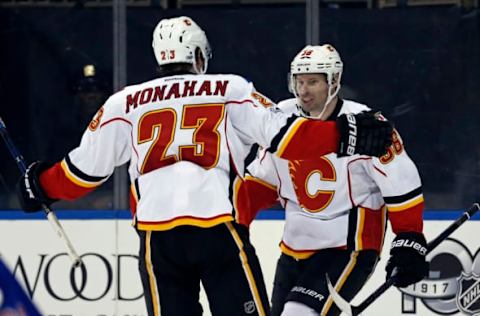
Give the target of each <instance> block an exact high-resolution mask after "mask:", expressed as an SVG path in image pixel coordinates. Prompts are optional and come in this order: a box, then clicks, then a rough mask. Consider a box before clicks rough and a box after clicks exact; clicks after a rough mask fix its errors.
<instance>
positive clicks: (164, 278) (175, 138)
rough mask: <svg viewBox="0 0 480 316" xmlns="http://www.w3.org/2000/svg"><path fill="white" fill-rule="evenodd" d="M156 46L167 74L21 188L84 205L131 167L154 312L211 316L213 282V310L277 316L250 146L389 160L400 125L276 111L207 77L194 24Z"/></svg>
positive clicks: (178, 21)
mask: <svg viewBox="0 0 480 316" xmlns="http://www.w3.org/2000/svg"><path fill="white" fill-rule="evenodd" d="M153 50H154V53H155V57H156V59H157V61H158V64H159V67H160V73H161V76H160V78H158V79H155V80H151V81H148V82H145V83H141V84H138V85H133V86H129V87H126V88H125V89H124V90H122V91H120V92H118V93H116V94H114V95H112V96H111V97H110V98H109V99H108V100H107V102H106V103H105V105H104V106H103V107H102V108H101V109H100V110H99V111H98V113H97V114H96V116H95V117H94V119H93V120H92V122H91V123H90V125H89V126H88V129H87V130H86V131H85V133H84V135H83V138H82V140H81V143H80V145H79V146H78V147H77V148H76V149H74V150H72V151H71V152H70V153H68V154H67V155H66V156H65V158H64V159H63V160H62V161H61V162H58V163H56V164H54V165H53V166H51V165H48V164H46V163H34V164H32V165H31V166H30V167H29V168H28V170H27V173H26V175H25V176H24V177H23V178H22V179H21V181H19V192H20V201H21V203H22V205H23V208H24V209H25V210H27V211H36V210H40V209H41V206H40V205H41V203H46V204H50V203H52V202H53V201H54V200H56V199H67V200H68V199H76V198H79V197H81V196H83V195H85V194H87V193H88V192H90V191H92V190H94V189H95V188H96V187H98V186H99V185H101V184H102V183H103V182H105V181H106V180H107V179H108V177H109V176H110V175H111V174H112V173H113V171H114V168H115V167H116V166H119V165H122V164H124V163H126V162H129V175H130V181H131V194H130V201H131V209H132V215H133V219H134V225H135V228H136V229H137V231H138V233H139V236H140V254H139V261H140V274H141V278H142V284H143V287H144V292H145V299H146V305H147V310H148V314H149V315H151V316H154V315H155V316H156V315H160V313H161V314H162V315H163V316H169V315H172V316H179V315H180V316H181V315H188V316H192V315H201V314H202V307H201V305H200V303H199V289H200V281H202V283H203V285H204V287H205V290H206V293H207V297H208V300H209V304H210V310H211V311H212V314H213V315H267V314H268V313H269V304H268V299H267V294H266V290H265V285H264V282H263V278H262V273H261V270H260V265H259V263H258V260H257V258H256V255H255V251H254V248H253V247H252V246H251V244H250V242H249V237H248V230H247V228H246V226H245V225H241V224H239V222H241V217H239V216H237V215H236V214H235V210H234V208H233V205H232V200H233V199H234V198H233V195H234V194H235V189H234V187H233V183H234V180H235V178H239V177H243V171H244V169H245V167H244V165H243V161H244V159H245V157H246V156H247V154H248V152H249V150H250V147H251V146H252V144H254V143H259V144H260V145H262V146H264V147H265V148H268V150H269V151H270V152H272V153H273V154H275V155H278V156H279V157H284V158H287V159H305V158H316V157H320V156H321V155H323V154H326V153H329V152H339V153H341V154H344V155H351V154H352V152H351V150H353V151H354V152H362V153H366V154H370V155H382V154H383V153H384V152H385V151H386V148H388V146H389V145H390V143H391V130H392V127H391V125H390V124H389V123H386V122H382V121H379V120H377V119H376V118H375V117H374V116H372V115H357V116H355V120H356V121H355V122H348V121H347V118H346V117H345V116H344V117H342V118H341V119H340V120H339V122H340V123H339V124H336V123H335V122H321V121H313V120H307V119H305V118H301V117H293V116H292V117H288V116H286V115H284V114H283V113H281V111H278V110H276V108H275V107H271V109H269V110H267V109H266V108H265V107H264V106H267V105H269V103H270V102H269V101H268V99H267V98H265V97H264V96H262V95H261V94H259V93H258V92H256V91H255V90H254V88H253V85H252V84H251V83H249V82H247V81H246V80H245V79H243V78H242V77H239V76H236V75H206V74H205V72H206V70H207V63H208V60H209V58H210V56H211V50H210V46H209V43H208V41H207V38H206V35H205V33H204V32H203V31H202V29H201V28H200V27H199V26H198V25H197V24H196V23H195V22H194V21H193V20H192V19H190V18H188V17H177V18H172V19H164V20H162V21H160V23H159V24H158V25H157V27H156V28H155V30H154V32H153ZM355 132H356V134H355ZM352 137H354V138H353V140H356V142H355V143H352ZM301 140H304V141H307V142H310V145H309V150H303V149H302V150H300V147H301V146H300V144H301Z"/></svg>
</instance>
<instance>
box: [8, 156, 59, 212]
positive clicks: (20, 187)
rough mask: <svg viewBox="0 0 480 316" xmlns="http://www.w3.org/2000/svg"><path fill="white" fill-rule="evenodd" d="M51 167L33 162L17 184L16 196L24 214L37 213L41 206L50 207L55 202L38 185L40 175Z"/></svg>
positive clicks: (47, 164)
mask: <svg viewBox="0 0 480 316" xmlns="http://www.w3.org/2000/svg"><path fill="white" fill-rule="evenodd" d="M51 166H52V164H50V163H46V162H39V161H37V162H34V163H32V164H30V166H28V168H27V170H26V171H25V174H24V175H22V176H21V177H20V179H19V180H18V183H17V195H18V199H19V202H20V205H21V207H22V209H23V210H24V211H25V212H37V211H40V210H41V209H42V204H45V205H47V206H50V204H52V203H53V202H55V201H57V200H55V199H51V198H49V197H48V196H47V194H46V193H45V191H44V190H43V189H42V186H41V184H40V174H41V173H42V172H44V171H45V170H47V169H49V168H50V167H51Z"/></svg>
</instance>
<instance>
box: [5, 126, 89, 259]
mask: <svg viewBox="0 0 480 316" xmlns="http://www.w3.org/2000/svg"><path fill="white" fill-rule="evenodd" d="M0 134H1V135H2V138H3V140H4V141H5V145H7V148H8V151H9V152H10V154H11V155H12V157H13V159H14V160H15V162H16V163H17V166H18V169H20V172H21V173H22V174H25V171H26V170H27V165H26V163H25V159H24V158H23V156H22V155H21V154H20V152H19V151H18V150H17V147H16V146H15V145H14V144H13V141H12V138H11V137H10V134H9V133H8V131H7V127H6V126H5V123H4V122H3V120H2V118H1V117H0ZM42 208H43V210H44V211H45V214H46V215H47V219H48V221H49V222H50V224H51V225H52V228H53V230H54V231H55V232H56V233H57V235H58V237H60V239H61V240H62V241H63V243H64V244H65V246H66V248H67V252H68V255H69V256H70V259H72V262H73V266H74V267H78V266H80V265H81V264H82V260H81V259H80V257H79V256H78V254H77V252H76V251H75V249H74V248H73V245H72V243H71V242H70V239H69V238H68V236H67V234H66V233H65V231H64V230H63V227H62V225H61V224H60V222H59V221H58V218H57V216H56V215H55V213H54V212H53V211H52V209H51V208H50V207H49V206H48V205H45V204H42Z"/></svg>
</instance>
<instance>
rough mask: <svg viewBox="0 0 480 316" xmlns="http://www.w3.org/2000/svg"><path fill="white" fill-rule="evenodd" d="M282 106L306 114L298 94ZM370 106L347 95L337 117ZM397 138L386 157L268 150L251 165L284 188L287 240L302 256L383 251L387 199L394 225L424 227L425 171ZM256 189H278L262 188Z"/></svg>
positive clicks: (291, 251)
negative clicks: (309, 156)
mask: <svg viewBox="0 0 480 316" xmlns="http://www.w3.org/2000/svg"><path fill="white" fill-rule="evenodd" d="M278 106H279V107H280V108H281V109H282V110H283V111H284V112H286V113H299V110H298V108H297V105H296V99H288V100H285V101H283V102H280V103H279V105H278ZM365 110H369V108H368V107H367V106H365V105H363V104H360V103H356V102H353V101H349V100H341V99H339V101H338V103H337V107H336V111H335V112H334V113H333V114H332V115H331V118H332V119H335V118H336V117H337V116H338V115H341V114H344V113H359V112H361V111H365ZM393 137H394V138H393V140H394V141H393V145H392V146H391V148H390V149H389V151H388V153H387V154H386V155H385V156H383V157H381V158H372V157H368V156H361V155H355V156H352V157H343V158H337V155H336V154H335V153H331V154H328V155H325V156H323V157H321V158H320V159H316V160H308V161H307V160H304V161H299V160H291V161H289V160H285V159H281V158H278V157H275V156H273V155H271V154H269V153H265V154H264V155H262V156H261V157H259V158H257V159H256V160H255V161H254V162H253V163H252V164H251V165H250V166H249V167H248V170H249V172H250V173H251V175H252V176H254V177H256V178H257V179H256V181H257V182H258V181H260V182H263V183H264V184H265V186H264V188H265V191H268V190H272V188H273V189H276V190H277V193H278V196H279V198H280V201H281V203H282V205H283V206H284V208H285V212H286V213H285V218H286V221H285V227H284V232H283V237H282V242H281V249H282V251H283V252H284V253H285V254H288V255H290V256H293V257H295V258H297V259H302V258H308V257H309V256H310V255H312V254H313V253H314V252H315V251H316V250H319V249H325V248H334V247H347V248H349V249H355V250H362V249H375V250H377V251H379V250H380V249H381V247H382V243H383V236H384V231H385V225H386V216H385V215H386V214H385V205H386V206H387V208H388V210H389V213H390V218H391V219H392V225H393V228H394V231H396V232H397V233H398V232H399V231H420V232H421V230H422V211H423V195H422V190H421V182H420V177H419V174H418V171H417V168H416V167H415V165H414V163H413V162H412V160H411V159H410V158H409V156H408V155H407V153H406V151H405V149H404V147H403V144H402V141H401V139H400V137H399V136H398V133H397V132H396V131H395V132H394V136H393ZM305 146H308V144H305ZM250 180H254V181H255V179H250ZM250 196H251V198H252V199H254V198H258V197H262V196H270V197H271V194H270V195H268V194H265V193H261V192H258V191H257V192H256V193H250ZM257 203H258V202H257ZM250 212H251V211H250Z"/></svg>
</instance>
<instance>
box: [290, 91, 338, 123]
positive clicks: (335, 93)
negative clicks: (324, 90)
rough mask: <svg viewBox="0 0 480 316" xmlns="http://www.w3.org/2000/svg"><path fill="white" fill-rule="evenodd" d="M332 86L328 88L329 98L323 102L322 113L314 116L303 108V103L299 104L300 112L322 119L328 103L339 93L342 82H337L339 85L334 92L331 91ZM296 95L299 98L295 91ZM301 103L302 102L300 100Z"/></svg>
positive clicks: (306, 115)
mask: <svg viewBox="0 0 480 316" xmlns="http://www.w3.org/2000/svg"><path fill="white" fill-rule="evenodd" d="M331 88H332V87H329V88H328V96H327V100H325V103H324V104H323V109H322V111H321V112H320V114H318V115H317V116H312V115H311V114H310V112H307V111H305V110H304V109H303V107H302V106H301V105H297V107H298V109H299V110H300V112H301V113H302V115H303V116H305V117H309V118H314V119H321V118H322V116H323V114H324V113H325V111H326V110H327V107H328V105H329V104H330V102H331V101H332V100H333V99H334V98H335V97H336V96H337V94H338V91H339V90H340V83H338V84H337V87H336V88H335V91H334V92H333V93H331V91H332V89H331ZM295 96H296V97H297V99H298V98H299V97H298V95H297V93H295ZM298 103H300V102H298Z"/></svg>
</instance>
